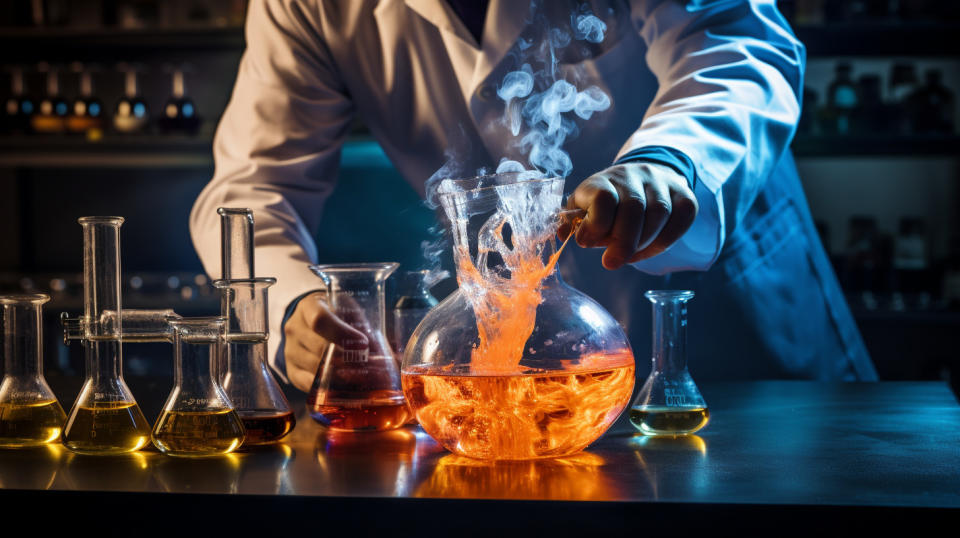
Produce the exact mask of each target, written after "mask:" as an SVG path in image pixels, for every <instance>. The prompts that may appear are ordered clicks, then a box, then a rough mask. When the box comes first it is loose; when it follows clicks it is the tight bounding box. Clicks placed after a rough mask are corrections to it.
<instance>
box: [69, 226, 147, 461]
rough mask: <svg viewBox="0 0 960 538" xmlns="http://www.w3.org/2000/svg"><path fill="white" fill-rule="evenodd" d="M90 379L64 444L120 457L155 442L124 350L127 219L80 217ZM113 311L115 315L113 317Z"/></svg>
mask: <svg viewBox="0 0 960 538" xmlns="http://www.w3.org/2000/svg"><path fill="white" fill-rule="evenodd" d="M79 222H80V225H81V226H82V227H83V299H84V301H83V303H84V304H83V316H84V323H83V327H84V338H83V347H84V354H85V356H86V379H85V381H84V383H83V388H81V389H80V394H79V395H78V396H77V400H76V401H75V402H74V403H73V407H72V408H71V409H70V414H69V415H68V417H67V422H66V425H65V426H64V429H63V444H64V446H66V447H67V448H69V449H70V450H72V451H74V452H77V453H80V454H119V453H124V452H132V451H134V450H139V449H141V448H143V446H144V445H146V444H147V443H148V442H150V424H149V423H148V422H147V419H146V418H144V416H143V412H142V411H140V406H138V405H137V402H136V400H135V399H134V397H133V394H132V393H131V392H130V389H129V388H128V387H127V384H126V383H125V382H124V381H123V360H122V354H121V349H120V341H121V327H122V326H123V319H122V317H123V310H121V307H120V226H121V225H122V224H123V218H122V217H81V218H80V219H79ZM110 312H112V313H113V314H109V313H110Z"/></svg>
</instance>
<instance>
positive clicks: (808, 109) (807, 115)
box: [797, 86, 820, 134]
mask: <svg viewBox="0 0 960 538" xmlns="http://www.w3.org/2000/svg"><path fill="white" fill-rule="evenodd" d="M819 98H820V96H819V95H818V94H817V92H816V90H814V89H813V88H810V87H809V86H804V87H803V108H801V109H800V121H799V123H798V125H797V132H799V133H802V134H813V133H814V132H815V131H816V128H817V126H816V115H817V114H816V110H817V101H818V100H819Z"/></svg>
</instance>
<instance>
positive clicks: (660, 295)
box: [643, 290, 695, 299]
mask: <svg viewBox="0 0 960 538" xmlns="http://www.w3.org/2000/svg"><path fill="white" fill-rule="evenodd" d="M694 295H695V294H694V293H693V291H692V290H647V291H645V292H644V293H643V296H644V297H646V298H647V299H693V296H694Z"/></svg>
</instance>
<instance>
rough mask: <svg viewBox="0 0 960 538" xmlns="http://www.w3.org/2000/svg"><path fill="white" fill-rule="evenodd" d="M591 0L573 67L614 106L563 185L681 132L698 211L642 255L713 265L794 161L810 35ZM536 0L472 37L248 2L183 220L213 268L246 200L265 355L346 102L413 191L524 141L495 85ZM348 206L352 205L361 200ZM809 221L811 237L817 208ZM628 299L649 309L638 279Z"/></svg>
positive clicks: (725, 0) (409, 11)
mask: <svg viewBox="0 0 960 538" xmlns="http://www.w3.org/2000/svg"><path fill="white" fill-rule="evenodd" d="M545 2H546V3H545V4H544V6H540V7H541V8H545V12H550V13H555V14H556V13H559V14H561V15H564V14H566V13H569V12H570V11H571V10H572V9H573V7H575V6H577V5H579V4H580V3H581V2H557V1H555V0H545ZM592 4H594V5H593V12H594V13H595V14H596V15H597V16H599V17H600V18H601V19H603V20H604V21H605V22H606V23H607V25H608V30H607V35H606V38H605V39H604V41H603V42H602V43H601V51H600V52H599V53H597V54H596V55H594V57H593V58H592V59H589V60H586V61H584V62H582V63H579V64H578V65H577V66H576V67H577V69H578V70H579V72H580V73H587V74H589V78H590V83H591V84H596V85H598V86H600V87H601V88H602V89H604V90H605V91H606V92H607V93H608V94H609V95H610V97H611V100H612V102H613V107H612V108H611V109H610V110H608V111H606V112H602V113H597V114H596V115H595V116H594V118H592V119H591V120H590V121H586V122H582V123H581V124H580V127H581V131H580V134H579V136H578V137H577V138H575V139H572V140H570V141H568V143H567V144H566V146H565V148H566V149H567V150H568V151H569V152H570V155H571V158H572V161H573V163H574V171H573V173H572V174H571V176H570V178H569V179H568V185H567V191H568V192H569V191H572V189H573V188H574V187H575V185H576V184H577V183H578V182H579V180H581V179H583V178H585V177H587V176H588V175H590V174H591V173H594V172H597V171H600V170H602V169H604V168H606V167H607V166H609V165H610V164H611V163H613V162H614V161H615V160H616V159H617V157H618V156H620V155H623V154H625V153H627V152H629V151H631V150H633V149H635V148H639V147H643V146H647V145H656V146H670V147H674V148H676V149H679V150H680V151H682V152H684V153H685V154H686V155H687V156H689V157H690V158H691V160H692V161H693V162H694V163H695V166H696V171H697V176H698V182H697V186H696V191H695V193H696V196H697V198H698V201H699V203H700V213H699V215H698V216H697V219H696V221H695V223H694V226H693V228H692V229H691V230H690V232H688V233H687V234H686V235H685V236H684V238H683V239H682V240H681V241H680V242H679V243H678V244H677V245H676V246H674V247H673V248H671V249H670V250H668V251H667V252H665V253H664V254H661V255H660V256H658V257H656V258H653V259H651V260H648V261H646V262H643V263H640V264H636V265H637V268H638V269H640V270H641V271H643V272H645V273H649V274H664V273H670V272H673V271H683V270H696V271H706V270H708V269H710V268H711V267H712V266H714V265H715V263H717V260H718V258H719V257H720V255H721V253H722V251H723V246H724V244H725V243H729V241H730V239H731V236H732V234H734V231H735V230H736V229H737V227H738V225H739V224H740V223H741V222H742V221H743V220H744V219H745V218H747V217H748V216H750V212H751V211H752V210H753V209H752V208H754V206H755V205H756V200H757V197H758V194H759V193H761V192H762V191H763V189H764V186H765V184H766V182H767V180H768V179H769V178H770V177H771V176H772V175H774V171H775V169H777V168H778V167H781V168H782V167H788V168H789V170H792V162H789V155H787V145H788V143H789V140H790V138H791V136H792V134H793V130H794V126H795V124H796V121H797V118H798V115H799V112H800V103H799V96H800V93H801V88H802V73H803V65H804V61H805V57H804V49H803V46H802V45H801V44H800V43H799V42H798V41H797V39H796V38H795V37H794V36H793V34H792V33H791V31H790V30H789V28H788V27H787V25H786V23H785V21H784V19H783V18H782V16H781V15H780V14H779V12H778V11H777V10H776V7H775V3H774V2H773V1H772V0H768V1H761V0H752V1H747V0H722V1H706V0H703V1H690V2H682V1H676V0H661V1H657V0H635V1H633V2H626V1H625V0H622V1H609V2H605V1H600V2H593V3H592ZM529 10H530V5H529V4H528V3H526V2H521V1H515V0H509V1H508V0H491V2H490V6H489V10H488V13H487V18H486V22H485V26H484V29H483V39H482V46H481V47H478V45H477V43H476V41H475V39H474V38H473V36H472V35H471V34H470V32H469V31H468V30H467V29H466V28H465V27H464V25H463V24H462V23H461V21H460V20H459V19H458V17H457V16H456V15H455V14H454V13H453V12H452V10H451V9H450V8H449V6H448V5H447V4H446V2H444V1H443V0H380V1H377V0H350V1H347V0H343V1H320V0H312V1H311V0H301V1H294V0H254V1H253V2H251V3H250V7H249V13H248V16H247V22H246V41H247V49H246V51H245V53H244V55H243V59H242V61H241V65H240V70H239V73H238V76H237V81H236V85H235V87H234V91H233V95H232V97H231V100H230V103H229V105H228V107H227V109H226V111H225V113H224V115H223V118H222V120H221V122H220V125H219V127H218V129H217V135H216V139H215V142H214V156H215V161H216V172H215V175H214V178H213V179H212V181H211V182H210V184H209V185H208V186H207V187H206V188H205V189H204V191H203V193H202V194H201V195H200V197H199V198H198V200H197V202H196V204H195V206H194V208H193V212H192V214H191V221H190V228H191V234H192V238H193V241H194V244H195V247H196V249H197V252H198V253H199V255H200V258H201V260H202V261H203V264H204V267H205V268H206V270H207V272H208V273H210V274H211V275H213V276H219V272H220V267H219V263H220V256H219V248H220V235H219V226H218V220H217V219H218V217H217V213H216V209H217V208H218V207H222V206H228V207H249V208H252V209H253V210H254V214H255V219H256V226H257V227H256V237H255V243H256V267H257V276H273V277H276V278H277V279H278V284H277V285H276V286H275V287H274V288H272V289H271V290H270V331H271V335H272V337H271V339H270V357H271V358H274V357H275V355H276V351H277V348H278V346H279V345H280V344H281V340H282V334H283V333H282V330H281V327H280V323H281V321H282V318H283V313H284V311H285V309H286V307H287V306H288V305H289V304H290V302H291V301H292V300H293V299H295V298H296V297H297V296H299V295H300V294H302V293H304V292H306V291H309V290H312V289H316V288H318V287H320V286H319V281H318V279H317V277H316V276H314V275H313V274H312V273H311V272H310V271H309V270H307V265H308V264H310V263H317V262H318V261H322V260H317V252H316V247H315V245H314V241H313V239H312V238H313V237H314V235H315V234H316V233H317V231H318V230H317V228H318V225H319V222H320V216H321V211H322V207H323V203H324V200H325V199H326V198H327V197H328V195H329V194H330V193H331V191H332V190H333V189H334V187H335V181H336V177H337V172H338V161H339V154H340V148H341V145H342V144H343V142H344V139H345V137H346V136H347V134H348V130H349V126H350V124H351V121H352V120H353V119H354V117H355V116H358V117H359V118H360V119H362V121H363V122H364V123H365V124H366V125H367V126H369V128H370V130H371V132H372V134H373V135H374V136H375V137H376V139H377V140H378V141H379V142H380V144H381V145H382V147H383V149H384V151H385V152H386V154H387V156H388V157H389V158H390V159H391V161H392V162H393V163H394V165H395V166H396V168H397V169H398V170H399V171H400V173H401V174H402V175H403V176H404V178H406V180H407V181H408V182H409V183H410V184H411V185H412V186H413V187H414V188H415V189H417V191H418V192H420V193H421V195H422V194H424V183H425V181H426V180H427V179H428V178H430V177H431V176H432V175H433V174H434V173H435V172H436V171H437V170H438V169H439V168H440V167H441V166H442V165H444V164H445V163H447V162H448V161H449V158H450V157H451V156H453V157H454V159H455V160H457V161H458V164H459V165H460V166H459V173H460V174H462V175H464V176H469V175H474V173H475V171H476V169H477V168H478V167H479V166H483V165H485V166H490V165H491V164H492V165H494V166H495V165H496V162H497V160H499V158H500V157H504V156H506V157H514V158H517V157H519V156H518V155H517V154H516V153H515V149H514V148H513V147H512V146H511V145H510V141H511V139H510V137H509V136H508V133H507V132H506V128H505V127H504V126H503V123H502V122H501V121H499V120H500V118H502V117H503V113H504V107H503V102H502V101H500V100H499V99H498V98H497V97H496V88H497V84H498V83H499V82H500V81H501V80H502V79H503V76H504V74H505V73H506V72H507V71H510V70H514V69H516V68H517V67H518V66H516V65H514V64H513V63H512V62H511V58H512V57H511V54H510V50H511V47H513V46H514V44H515V43H516V42H517V40H518V38H519V37H521V36H522V34H523V32H524V30H525V26H526V24H527V23H526V21H527V20H528V12H529ZM566 16H567V17H568V15H566ZM560 22H566V23H567V24H569V19H566V20H563V19H560V20H558V24H560ZM785 155H786V158H785ZM785 161H788V162H786V164H783V163H784V162H785ZM789 170H788V171H787V172H788V173H789ZM795 179H796V174H795V172H793V181H795ZM799 197H800V200H799V201H798V202H797V204H799V205H800V206H802V207H801V209H802V210H801V211H800V213H801V214H802V215H803V216H804V218H806V213H804V212H805V211H806V203H805V201H803V200H802V193H801V194H799ZM794 198H796V196H794ZM357 205H358V210H361V211H362V200H358V201H357ZM761 216H762V215H754V217H756V218H755V219H754V220H755V221H759V220H760V217H761ZM808 228H809V230H806V231H807V232H808V233H806V235H807V236H809V235H810V233H809V231H810V230H812V223H811V226H809V227H808ZM808 239H809V237H808ZM812 240H813V241H816V239H815V238H814V239H812ZM817 247H819V243H818V242H817ZM371 248H375V246H371ZM596 266H597V268H598V270H599V262H596ZM623 271H624V270H621V272H623ZM630 273H633V274H634V275H636V274H638V273H637V272H636V271H632V270H631V271H630ZM621 277H624V275H621ZM629 277H630V275H626V278H629ZM829 278H833V277H832V274H831V275H829ZM605 282H606V283H607V284H608V286H609V282H610V280H609V279H605ZM828 284H830V285H831V286H833V287H835V282H834V283H833V284H831V283H828ZM649 287H654V286H649ZM827 287H828V288H829V287H830V286H827ZM585 291H586V292H587V293H588V294H592V293H591V290H589V289H586V290H585ZM637 291H638V292H639V291H642V290H637ZM824 293H825V294H826V295H830V294H833V295H837V294H838V293H839V290H838V289H833V288H830V289H826V290H825V291H824ZM618 300H622V297H621V298H619V299H618ZM840 300H841V301H842V297H841V298H840ZM628 302H631V303H637V304H639V308H644V309H646V308H649V307H648V306H646V303H645V300H643V299H642V296H640V295H635V296H632V297H631V299H629V300H628ZM784 306H785V307H787V306H789V305H784ZM842 309H843V312H841V313H840V315H841V317H843V315H844V313H846V314H845V315H846V316H847V317H849V312H847V311H846V310H845V309H846V306H845V305H843V306H842ZM834 310H835V309H834ZM841 321H844V320H841ZM748 322H749V321H748ZM834 324H836V320H834ZM853 331H854V333H855V331H856V329H855V328H854V329H853ZM844 338H846V341H848V345H846V346H844V347H845V349H844V353H845V354H846V355H848V356H850V357H853V355H857V354H861V355H864V356H865V352H862V343H860V344H858V342H859V335H855V339H854V337H841V338H840V340H844ZM852 339H853V340H856V341H853V340H852ZM851 342H852V343H851ZM858 345H859V348H858V347H857V346H858ZM635 347H636V345H635ZM774 347H776V346H774ZM851 349H853V351H851ZM774 352H776V350H774ZM641 354H642V352H641ZM851 360H853V359H851ZM867 361H868V362H869V359H867ZM854 362H856V361H854ZM860 362H862V361H860ZM804 368H806V370H804V371H807V370H810V368H808V367H804ZM817 368H820V367H814V368H813V370H816V369H817ZM864 368H865V367H861V368H859V370H862V371H864V372H866V373H867V374H869V372H868V371H867V370H864ZM853 369H854V370H858V368H853ZM280 370H282V367H281V368H280ZM782 370H783V369H781V370H778V371H782ZM787 370H790V368H787ZM848 370H849V368H848ZM280 373H281V374H283V373H284V372H282V371H281V372H280ZM812 375H813V376H815V377H817V376H819V377H831V375H827V374H823V373H822V372H820V373H813V374H812ZM833 377H836V374H834V375H833ZM861 377H862V376H861ZM866 377H869V375H866Z"/></svg>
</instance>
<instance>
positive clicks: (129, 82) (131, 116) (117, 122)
mask: <svg viewBox="0 0 960 538" xmlns="http://www.w3.org/2000/svg"><path fill="white" fill-rule="evenodd" d="M117 69H118V70H119V71H120V72H121V73H123V97H121V98H120V100H119V101H117V107H116V109H115V110H114V112H113V128H114V129H116V130H117V131H119V132H121V133H135V132H140V131H145V130H146V129H147V126H148V125H149V123H150V109H149V108H148V107H147V102H146V101H145V100H144V99H143V96H142V95H140V88H139V86H138V85H137V69H136V67H135V66H133V65H130V64H120V65H119V66H118V67H117Z"/></svg>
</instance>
